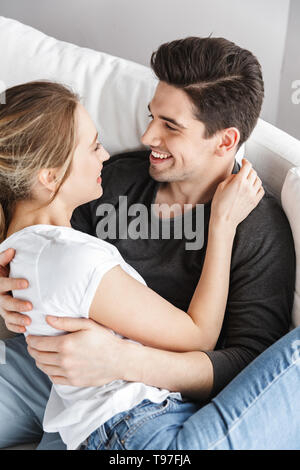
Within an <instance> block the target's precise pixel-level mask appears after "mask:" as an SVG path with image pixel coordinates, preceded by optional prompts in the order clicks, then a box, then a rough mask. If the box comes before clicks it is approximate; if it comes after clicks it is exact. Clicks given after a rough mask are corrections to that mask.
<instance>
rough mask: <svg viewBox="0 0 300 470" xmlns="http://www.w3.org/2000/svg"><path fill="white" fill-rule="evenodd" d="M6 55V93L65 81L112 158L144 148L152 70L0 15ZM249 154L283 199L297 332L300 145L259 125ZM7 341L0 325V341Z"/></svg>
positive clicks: (0, 44)
mask: <svg viewBox="0 0 300 470" xmlns="http://www.w3.org/2000/svg"><path fill="white" fill-rule="evenodd" d="M0 51H1V60H0V92H1V82H2V84H3V85H4V86H5V87H10V86H13V85H15V84H18V83H24V82H28V81H31V80H35V79H51V80H55V81H59V82H62V83H65V84H67V85H70V86H72V87H73V88H74V90H75V91H76V92H78V93H79V94H80V95H81V96H82V97H83V104H84V105H85V106H86V108H87V109H88V111H89V112H90V114H91V116H92V118H93V119H94V122H95V124H96V127H97V129H98V131H99V134H100V136H101V138H102V141H103V143H104V146H105V147H106V148H107V150H108V151H109V152H110V153H111V154H116V153H119V152H122V151H126V150H136V149H139V148H142V145H141V143H140V140H139V139H140V136H141V135H142V133H143V131H144V129H145V128H146V126H147V123H148V119H149V118H148V117H147V114H148V111H147V104H148V103H149V102H150V100H151V97H152V95H153V92H154V90H155V87H156V84H157V82H156V79H155V77H154V75H153V73H152V71H151V70H150V69H149V68H147V67H144V66H141V65H139V64H135V63H133V62H130V61H127V60H124V59H121V58H118V57H113V56H110V55H108V54H104V53H101V52H97V51H93V50H90V49H86V48H80V47H77V46H75V45H73V44H69V43H66V42H62V41H57V40H56V39H54V38H51V37H49V36H46V35H45V34H43V33H41V32H39V31H37V30H35V29H33V28H31V27H29V26H26V25H23V24H21V23H19V22H18V21H15V20H12V19H9V18H4V17H0ZM243 152H244V154H245V155H246V156H247V158H248V159H249V160H250V161H251V162H252V163H253V165H254V167H255V169H256V170H257V171H258V173H259V175H260V177H261V179H262V180H263V182H264V183H265V184H266V185H267V186H268V188H269V189H270V190H271V191H272V192H273V193H274V195H275V196H276V197H277V198H278V200H279V201H280V200H281V193H282V204H283V208H284V210H285V211H286V214H287V216H288V218H289V220H290V224H291V227H292V231H293V235H294V240H295V247H296V255H297V260H298V266H297V285H296V291H295V305H294V312H293V325H292V326H296V325H300V300H299V299H300V284H299V283H300V267H299V262H300V225H299V221H298V219H297V211H298V213H299V211H300V142H299V141H298V140H296V139H294V138H293V137H291V136H289V135H288V134H286V133H284V132H283V131H281V130H279V129H277V128H276V127H274V126H272V125H271V124H269V123H267V122H265V121H263V120H259V122H258V124H257V126H256V128H255V130H254V132H253V133H252V135H251V137H250V139H249V140H248V142H247V143H246V145H245V148H243ZM243 152H239V156H238V159H240V158H241V156H242V153H243ZM282 188H283V191H282ZM24 274H26V273H24ZM7 336H9V333H8V332H7V330H6V329H5V327H4V324H3V322H1V323H0V340H1V339H4V338H5V337H7ZM0 399H1V398H0ZM17 448H18V449H20V448H28V446H26V447H23V446H21V447H20V446H18V447H17Z"/></svg>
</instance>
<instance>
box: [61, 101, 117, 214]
mask: <svg viewBox="0 0 300 470" xmlns="http://www.w3.org/2000/svg"><path fill="white" fill-rule="evenodd" d="M75 120H76V129H77V135H76V138H77V147H76V149H75V152H74V157H73V161H72V166H71V171H70V174H69V176H68V178H67V179H66V181H65V182H64V183H63V184H62V186H61V188H60V189H59V192H58V195H57V196H59V198H60V199H63V202H64V203H65V204H66V205H68V206H71V207H72V206H74V207H77V206H79V205H81V204H84V203H86V202H89V201H93V200H94V199H98V198H99V197H100V196H101V195H102V193H103V189H102V186H101V182H102V180H101V177H100V174H101V171H102V167H103V162H104V161H105V160H108V159H109V158H110V155H109V154H108V153H107V151H106V150H105V148H104V147H103V146H102V145H101V143H100V142H99V141H98V133H97V129H96V128H95V125H94V123H93V121H92V119H91V117H90V115H89V113H88V112H87V110H86V109H85V108H84V106H82V104H81V103H78V105H77V108H76V111H75Z"/></svg>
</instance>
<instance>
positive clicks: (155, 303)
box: [89, 222, 234, 352]
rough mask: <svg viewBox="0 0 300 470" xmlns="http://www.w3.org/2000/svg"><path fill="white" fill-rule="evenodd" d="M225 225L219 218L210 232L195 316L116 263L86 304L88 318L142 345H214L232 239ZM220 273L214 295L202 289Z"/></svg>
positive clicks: (182, 348)
mask: <svg viewBox="0 0 300 470" xmlns="http://www.w3.org/2000/svg"><path fill="white" fill-rule="evenodd" d="M226 228H227V227H225V226H224V225H222V223H221V222H220V223H219V224H218V225H216V226H215V230H212V231H211V232H210V234H209V238H208V248H207V249H208V261H207V263H206V269H204V273H203V275H202V276H201V279H200V281H199V283H198V286H197V288H196V291H195V295H194V297H193V300H192V303H191V307H192V310H191V312H192V313H193V315H194V317H195V318H194V320H193V318H192V317H191V316H189V315H187V314H186V312H184V311H183V310H180V309H179V308H177V307H175V306H174V305H172V304H171V303H170V302H168V301H167V300H165V299H164V298H163V297H161V296H160V295H158V294H157V293H156V292H154V291H153V290H152V289H150V288H149V287H147V286H145V285H144V284H142V283H141V282H139V281H137V280H136V279H134V278H133V277H132V276H130V275H129V274H127V273H126V272H125V271H123V269H122V268H121V267H120V266H116V267H115V268H113V269H111V270H110V271H109V272H108V273H106V274H105V276H104V277H103V278H102V280H101V282H100V284H99V286H98V289H97V291H96V294H95V297H94V299H93V302H92V305H91V308H90V313H89V316H90V318H91V319H93V320H95V321H97V322H98V323H100V324H102V325H104V326H106V327H108V328H111V329H113V330H114V331H116V332H117V333H119V334H121V335H123V336H125V337H127V338H131V339H133V340H135V341H139V342H140V343H142V344H144V345H147V346H152V347H156V348H161V349H166V350H170V351H181V352H182V351H194V350H196V351H197V350H198V351H199V350H207V349H213V347H214V346H215V341H216V339H217V338H218V336H219V331H220V327H221V325H222V321H223V314H224V311H225V307H224V304H226V297H227V293H228V283H229V267H230V257H231V248H232V243H233V239H234V231H232V230H230V231H228V233H227V234H226V235H225V236H224V232H225V231H226ZM214 250H216V253H215V254H214ZM210 263H211V265H209V264H210ZM222 276H224V281H223V282H222V286H220V287H219V288H218V293H217V295H216V293H215V289H212V290H210V292H209V293H208V295H207V294H206V292H205V289H206V288H209V289H211V286H212V284H213V280H214V279H215V278H216V277H219V278H222ZM201 284H203V287H202V286H201ZM198 291H199V293H198ZM202 298H203V300H205V302H203V303H202ZM207 309H210V311H207ZM189 311H190V309H189ZM189 311H188V313H189ZM206 316H207V317H208V319H207V321H206V322H205V323H204V321H203V319H204V317H206ZM216 317H218V318H216ZM219 318H220V320H219ZM212 338H213V340H212Z"/></svg>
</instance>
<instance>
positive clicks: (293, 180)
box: [281, 167, 300, 326]
mask: <svg viewBox="0 0 300 470" xmlns="http://www.w3.org/2000/svg"><path fill="white" fill-rule="evenodd" d="M281 203H282V207H283V209H284V211H285V213H286V215H287V217H288V219H289V223H290V226H291V229H292V232H293V237H294V244H295V251H296V259H297V264H296V286H295V297H294V308H293V317H292V320H293V326H300V218H299V214H300V168H299V167H298V168H291V169H290V170H289V172H288V174H287V176H286V179H285V181H284V184H283V188H282V192H281Z"/></svg>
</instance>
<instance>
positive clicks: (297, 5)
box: [277, 0, 300, 139]
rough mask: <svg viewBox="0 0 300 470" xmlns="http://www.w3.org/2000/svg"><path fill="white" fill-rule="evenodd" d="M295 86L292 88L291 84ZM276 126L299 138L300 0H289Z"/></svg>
mask: <svg viewBox="0 0 300 470" xmlns="http://www.w3.org/2000/svg"><path fill="white" fill-rule="evenodd" d="M293 84H294V87H296V86H297V88H292V85H293ZM277 126H278V127H280V128H281V129H283V130H285V131H286V132H288V133H289V134H291V135H293V136H294V137H296V138H298V139H300V1H299V0H291V5H290V15H289V23H288V33H287V40H286V48H285V55H284V61H283V68H282V80H281V86H280V99H279V105H278V118H277Z"/></svg>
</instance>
